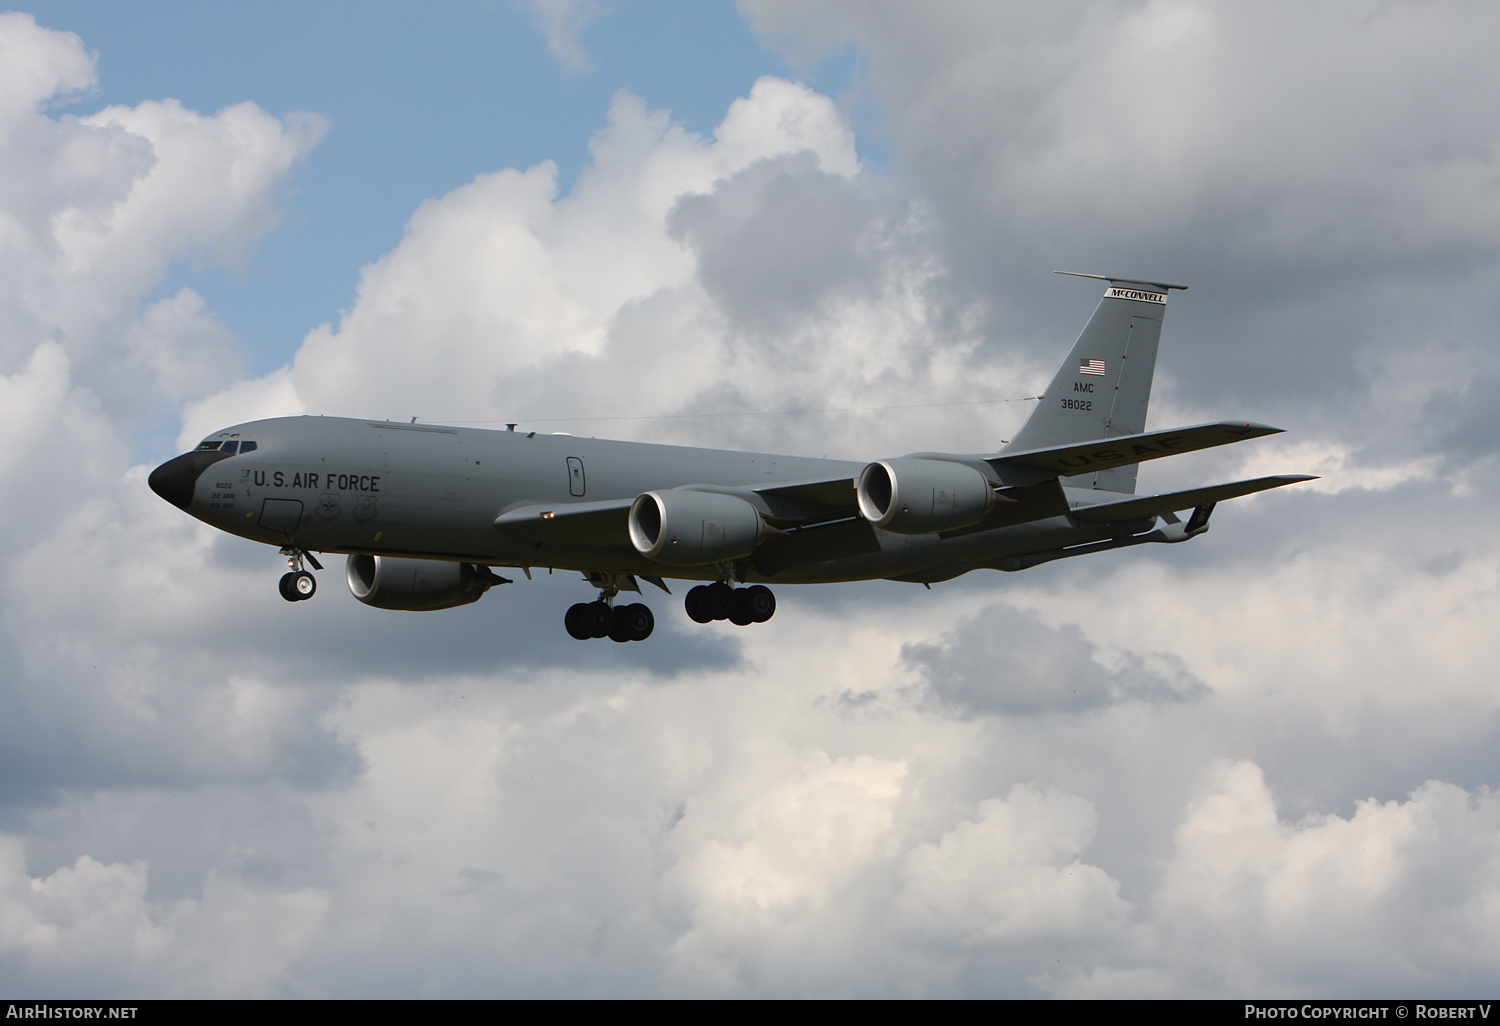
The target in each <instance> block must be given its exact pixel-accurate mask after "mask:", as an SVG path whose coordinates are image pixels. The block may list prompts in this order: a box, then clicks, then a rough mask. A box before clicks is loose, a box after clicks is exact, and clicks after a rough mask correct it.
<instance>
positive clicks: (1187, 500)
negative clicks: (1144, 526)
mask: <svg viewBox="0 0 1500 1026" xmlns="http://www.w3.org/2000/svg"><path fill="white" fill-rule="evenodd" d="M1316 480H1317V478H1316V477H1310V476H1308V475H1307V474H1280V475H1277V476H1275V477H1257V478H1255V479H1254V480H1251V481H1234V482H1232V483H1230V484H1221V485H1210V486H1209V487H1207V488H1190V489H1188V490H1187V491H1185V492H1168V493H1167V494H1165V495H1143V496H1141V497H1140V498H1138V499H1123V500H1121V501H1120V502H1104V503H1100V504H1099V505H1097V506H1080V507H1079V508H1078V509H1075V510H1073V512H1072V514H1071V515H1072V517H1073V519H1075V520H1084V521H1088V522H1089V523H1094V524H1113V523H1118V522H1120V521H1123V520H1142V519H1144V518H1146V517H1159V516H1161V515H1162V514H1164V513H1173V512H1176V511H1177V510H1182V509H1194V508H1197V507H1202V506H1207V505H1209V504H1211V503H1215V502H1221V501H1223V500H1224V499H1235V498H1238V497H1240V496H1241V495H1251V494H1253V493H1255V492H1263V491H1265V490H1266V489H1267V488H1280V487H1281V486H1282V485H1289V484H1297V483H1298V482H1301V481H1316Z"/></svg>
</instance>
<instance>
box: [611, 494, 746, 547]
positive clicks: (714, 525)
mask: <svg viewBox="0 0 1500 1026" xmlns="http://www.w3.org/2000/svg"><path fill="white" fill-rule="evenodd" d="M629 525H630V544H631V545H633V546H635V550H636V551H637V552H639V553H640V554H641V555H643V556H645V557H647V558H648V559H654V560H656V561H657V562H658V563H667V564H669V565H671V566H701V565H702V564H704V563H723V562H728V561H730V560H735V559H743V558H744V557H746V556H748V555H750V553H751V552H752V551H754V549H755V546H757V545H759V544H760V541H761V539H762V538H763V537H765V533H766V523H765V521H764V520H762V519H761V518H760V510H758V509H756V508H755V507H754V506H752V505H750V503H748V502H746V501H745V500H744V499H741V498H739V497H738V496H734V495H723V494H721V493H719V492H695V491H692V490H691V489H687V488H668V489H664V490H662V491H659V492H646V493H645V494H644V495H641V496H640V497H638V498H637V499H636V500H635V502H634V503H633V504H632V505H631V507H630V519H629Z"/></svg>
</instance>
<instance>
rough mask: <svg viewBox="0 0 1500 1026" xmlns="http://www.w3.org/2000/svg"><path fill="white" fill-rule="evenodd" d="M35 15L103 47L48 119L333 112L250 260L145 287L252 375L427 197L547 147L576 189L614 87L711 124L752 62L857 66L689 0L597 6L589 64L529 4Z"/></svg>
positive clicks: (845, 81)
mask: <svg viewBox="0 0 1500 1026" xmlns="http://www.w3.org/2000/svg"><path fill="white" fill-rule="evenodd" d="M28 9H29V10H31V11H32V12H33V13H34V14H35V15H36V17H37V19H38V20H39V21H40V22H41V23H42V24H44V25H47V26H48V27H51V28H57V29H65V30H68V31H72V32H76V33H78V34H79V35H80V36H82V38H83V40H84V42H85V45H87V46H88V47H89V48H91V49H93V50H95V51H97V52H98V53H99V55H100V58H99V63H98V88H97V89H95V90H90V91H89V92H88V93H87V94H85V95H81V96H76V97H71V98H68V99H65V100H63V101H62V102H61V103H59V104H58V105H57V107H56V108H55V109H56V111H57V112H58V113H63V112H67V113H79V114H83V113H89V112H92V111H94V110H97V109H99V108H100V107H102V106H106V105H109V104H125V105H134V104H136V103H139V102H140V101H142V100H147V99H160V98H163V97H174V98H176V99H179V100H181V101H182V102H183V104H185V105H186V106H187V107H189V108H191V109H193V110H199V111H203V112H205V113H207V112H212V111H216V110H219V109H220V108H223V107H226V106H229V105H232V104H236V103H241V102H243V101H245V100H253V101H254V102H255V103H257V104H258V105H260V106H261V107H263V108H265V109H266V110H268V111H270V112H271V113H273V114H278V115H280V114H284V113H286V112H288V111H309V112H315V113H318V114H322V115H325V116H326V117H327V118H328V119H329V124H330V127H329V131H328V134H327V136H326V137H325V138H324V139H323V141H322V142H321V143H320V144H319V145H318V146H317V147H316V149H314V150H313V152H312V153H311V155H310V156H309V157H308V158H307V161H306V163H305V165H304V166H303V167H302V168H301V169H299V171H298V172H297V174H296V176H295V178H294V180H293V182H292V183H291V185H290V187H289V189H288V190H287V196H286V203H285V209H286V216H285V219H284V221H283V222H282V224H281V225H280V227H278V228H277V229H276V230H275V231H274V232H272V233H270V234H269V235H268V236H266V237H265V238H264V240H263V241H262V242H261V243H260V245H259V247H258V249H257V251H256V254H255V258H254V260H253V261H252V262H251V263H250V264H249V265H248V266H246V267H243V268H234V269H232V270H227V271H226V270H222V269H217V268H202V267H194V266H193V265H192V263H191V261H182V262H180V263H179V264H178V265H177V266H176V267H175V268H174V271H173V273H172V275H171V276H170V277H169V278H168V279H166V280H164V281H163V282H162V283H161V284H160V285H159V286H158V288H157V290H156V291H155V293H154V294H153V297H152V298H153V299H155V298H159V297H160V296H162V295H167V294H170V293H171V292H174V291H176V289H177V288H179V287H181V286H182V285H184V284H186V285H191V286H192V287H193V288H194V289H195V290H197V291H198V292H200V293H201V294H203V295H204V297H205V298H206V299H208V300H209V302H210V305H211V306H212V307H213V309H214V311H215V313H216V314H217V315H218V316H219V317H221V318H222V319H223V320H224V322H225V323H226V324H227V325H228V326H229V327H230V328H231V329H232V330H233V331H234V332H235V333H236V334H237V335H238V336H239V337H240V338H241V339H242V341H243V342H244V343H245V346H246V352H247V356H248V361H247V362H248V369H249V370H251V371H254V372H256V373H265V372H266V371H269V370H271V369H272V368H274V367H276V366H279V365H280V364H281V363H283V362H285V361H286V360H288V359H290V358H291V356H292V354H293V353H294V352H295V351H296V348H297V346H298V345H299V344H300V343H301V341H302V336H303V335H304V334H306V332H307V331H308V330H310V329H311V328H313V327H314V326H316V325H317V324H319V323H321V322H324V321H335V322H336V321H337V319H338V316H339V313H340V311H341V310H343V309H346V308H347V307H348V305H349V304H350V303H351V302H352V300H353V296H354V286H355V284H356V282H357V280H358V274H359V269H360V268H361V267H362V266H363V265H364V264H366V263H368V262H369V261H371V260H374V259H376V258H377V257H379V256H380V255H381V254H383V253H386V252H388V251H389V250H390V249H391V248H392V247H393V246H395V244H396V243H397V242H398V241H399V240H400V238H401V231H402V229H403V226H404V225H405V223H406V219H407V218H408V217H409V216H410V215H411V213H412V211H414V210H415V209H416V207H417V205H418V204H420V203H421V202H422V201H423V200H424V199H427V198H429V197H432V196H438V195H442V194H443V193H445V192H447V191H449V190H450V189H453V188H455V187H457V186H459V185H462V184H463V183H465V182H467V181H469V180H470V179H471V178H473V177H474V175H476V174H479V173H482V172H486V171H494V170H498V169H500V168H503V167H518V168H526V167H530V166H532V165H533V164H537V163H539V162H541V161H544V160H550V161H553V162H554V163H555V164H556V165H557V166H558V171H559V182H560V184H561V186H562V187H563V188H564V189H566V188H567V187H569V186H570V185H571V183H572V181H573V179H574V177H575V176H576V175H577V173H578V171H579V169H580V168H581V167H582V166H583V164H584V163H585V162H586V161H587V159H588V142H589V139H590V138H591V136H592V134H593V133H594V132H595V131H596V130H597V129H598V128H600V127H601V126H602V125H603V123H604V112H605V110H606V109H607V108H608V106H609V102H610V98H611V96H612V95H613V94H614V93H615V91H616V90H619V89H629V90H631V91H632V92H634V93H636V94H638V95H640V96H642V97H644V98H645V99H646V100H647V102H648V103H649V104H650V105H651V106H653V107H655V108H659V109H665V110H670V111H671V112H672V116H673V118H674V119H676V120H677V121H679V122H681V123H682V124H683V125H685V126H686V127H687V128H688V129H689V130H691V131H694V132H700V133H711V132H712V130H713V127H714V125H716V124H717V123H718V121H719V119H720V118H722V117H723V113H724V110H725V108H727V107H728V105H729V103H730V101H732V100H733V99H735V98H736V97H738V96H741V95H743V94H744V93H745V91H746V90H747V89H748V87H749V84H750V83H751V82H753V81H755V79H756V78H758V77H760V76H761V75H792V76H793V77H799V78H803V79H806V80H807V81H809V82H810V83H811V84H813V85H814V87H815V88H818V89H819V90H820V91H823V92H826V93H828V94H830V95H834V96H839V95H842V94H844V93H845V92H846V91H847V90H848V85H849V81H850V74H851V71H852V62H853V60H854V53H853V50H852V49H849V50H846V51H844V52H843V53H842V54H839V55H836V56H834V57H833V58H830V59H824V60H821V61H819V62H816V63H812V64H804V65H802V66H799V67H798V68H796V69H792V68H791V67H790V66H789V65H788V63H787V62H786V61H785V60H784V59H783V58H782V57H781V56H780V55H779V54H778V53H776V52H775V51H774V50H771V49H768V48H766V47H764V46H762V45H761V43H760V42H759V40H757V38H756V36H755V34H754V33H753V32H752V31H751V30H750V27H749V26H748V25H747V24H746V22H745V20H744V19H743V18H741V17H740V16H739V14H738V13H737V12H736V11H735V9H734V6H733V4H730V3H701V2H693V0H651V2H647V3H640V4H631V5H628V7H627V8H625V9H620V8H619V7H618V5H614V4H605V5H601V6H600V8H599V10H598V17H597V18H596V19H595V20H593V21H591V22H589V23H588V24H585V25H584V26H583V27H582V30H581V32H580V34H579V41H580V44H581V46H582V48H583V50H584V53H585V54H586V62H585V63H584V65H583V66H582V67H570V66H566V65H564V64H563V63H562V62H560V61H559V60H558V59H557V58H556V57H554V56H553V54H552V53H551V52H550V51H549V49H548V46H547V40H546V38H545V37H544V35H543V34H542V32H541V31H540V30H539V28H538V25H537V22H536V19H535V18H534V17H533V15H532V14H531V13H530V11H529V10H528V9H527V8H526V7H525V6H524V5H523V4H521V3H518V2H508V0H489V2H485V0H470V2H459V0H444V2H441V3H435V4H434V3H416V2H404V0H375V2H369V3H362V2H353V0H350V2H332V3H315V4H308V3H296V2H289V0H267V2H238V0H236V2H229V3H222V4H209V5H205V4H198V3H190V2H171V0H164V2H160V3H148V4H106V3H92V2H87V0H81V2H68V0H55V2H42V3H38V4H34V5H31V6H30V7H29V8H28ZM864 113H865V115H866V116H869V112H868V111H865V112H864Z"/></svg>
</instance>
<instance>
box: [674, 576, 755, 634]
mask: <svg viewBox="0 0 1500 1026" xmlns="http://www.w3.org/2000/svg"><path fill="white" fill-rule="evenodd" d="M682 604H683V607H684V608H686V609H687V615H688V616H689V617H691V618H692V619H693V620H695V621H696V622H698V623H709V622H710V621H712V620H728V621H729V622H730V623H732V624H735V625H737V626H740V627H744V626H746V625H748V624H752V623H765V622H766V621H767V620H769V619H770V618H771V617H772V616H774V615H776V596H775V595H774V594H772V592H771V589H770V588H767V587H766V586H765V585H763V584H752V585H751V586H750V587H748V588H731V587H730V586H729V585H728V584H726V583H724V582H723V581H719V582H718V583H717V584H700V585H698V587H696V588H692V589H690V590H689V591H688V593H687V598H686V599H684V600H683V603H682Z"/></svg>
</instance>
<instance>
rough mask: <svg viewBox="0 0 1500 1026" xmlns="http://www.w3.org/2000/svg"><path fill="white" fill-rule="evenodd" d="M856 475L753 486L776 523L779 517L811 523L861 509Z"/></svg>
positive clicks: (770, 518) (771, 518)
mask: <svg viewBox="0 0 1500 1026" xmlns="http://www.w3.org/2000/svg"><path fill="white" fill-rule="evenodd" d="M854 485H855V479H854V478H852V477H849V476H848V475H845V476H844V477H828V478H821V479H818V480H813V481H793V482H791V483H790V484H768V485H760V486H758V487H754V488H751V489H750V491H752V492H754V493H755V494H756V495H758V496H760V498H761V500H762V501H763V502H764V503H765V505H766V509H767V510H768V512H769V516H768V519H769V520H771V521H772V523H773V524H775V526H777V527H780V526H783V525H782V524H780V523H777V521H790V522H791V523H792V524H796V525H800V526H809V525H812V524H819V523H824V522H826V521H830V520H843V519H846V518H848V517H852V516H856V515H857V514H858V513H859V503H858V501H857V499H856V496H855V492H854Z"/></svg>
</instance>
